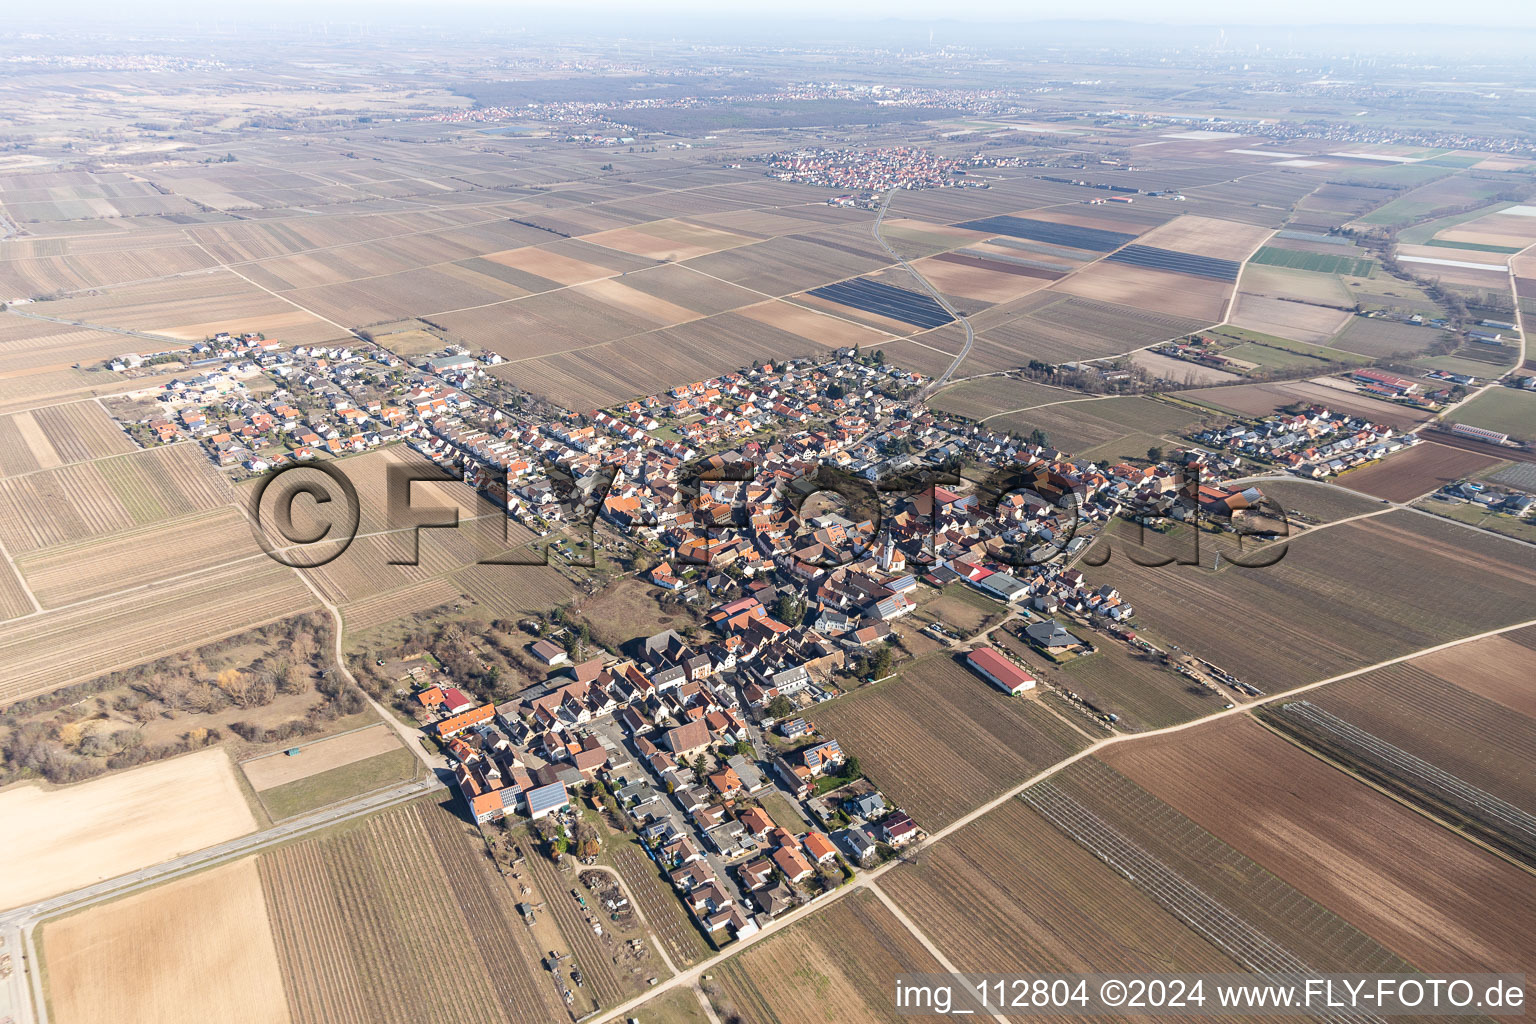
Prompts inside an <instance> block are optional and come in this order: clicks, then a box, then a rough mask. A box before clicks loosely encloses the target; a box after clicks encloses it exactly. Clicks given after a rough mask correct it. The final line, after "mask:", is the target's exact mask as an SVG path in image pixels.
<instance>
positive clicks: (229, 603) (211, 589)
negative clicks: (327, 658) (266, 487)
mask: <svg viewBox="0 0 1536 1024" xmlns="http://www.w3.org/2000/svg"><path fill="white" fill-rule="evenodd" d="M317 603H318V602H317V601H316V600H315V597H314V595H313V594H312V593H311V592H310V590H309V588H308V587H306V586H304V584H303V583H302V582H301V581H300V580H299V578H298V577H297V576H296V575H294V571H293V570H292V569H289V568H287V567H285V566H282V565H279V564H278V563H276V562H274V561H272V560H270V559H267V558H261V559H256V560H254V561H251V562H236V563H232V564H231V563H225V564H221V565H219V566H217V567H215V568H213V569H207V570H204V571H202V572H199V573H196V574H194V575H191V576H186V577H182V578H180V579H177V580H174V581H172V582H169V583H163V584H159V585H156V586H152V587H148V588H146V589H142V590H130V591H127V592H125V593H122V594H114V595H109V596H106V597H101V598H96V599H94V600H90V601H85V602H82V603H79V604H72V605H70V606H68V607H66V608H61V609H59V610H57V611H50V612H43V613H40V614H37V615H33V616H31V617H29V618H25V619H15V620H12V621H11V622H9V623H6V624H5V625H3V626H0V704H3V703H8V702H10V701H13V700H19V699H21V698H23V697H30V696H33V695H34V694H39V693H46V692H48V691H49V690H53V689H56V688H58V687H60V686H65V685H67V684H69V683H73V682H77V681H79V680H81V679H86V678H89V677H91V676H96V675H100V674H101V673H103V672H108V671H111V670H114V669H119V668H126V667H127V666H129V665H135V664H138V663H139V662H143V661H150V660H152V659H154V658H158V657H161V656H163V655H166V654H174V653H175V652H177V651H181V650H185V649H186V648H188V647H196V646H198V645H200V644H205V643H208V642H209V641H212V640H219V639H222V638H223V637H226V636H232V635H233V634H235V633H238V632H241V631H242V630H246V629H250V628H251V627H253V626H259V625H263V624H265V623H268V622H275V621H276V620H278V619H282V618H287V617H288V616H290V615H296V614H298V613H299V612H301V611H305V610H307V609H309V608H313V607H315V605H316V604H317Z"/></svg>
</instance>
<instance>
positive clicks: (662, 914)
mask: <svg viewBox="0 0 1536 1024" xmlns="http://www.w3.org/2000/svg"><path fill="white" fill-rule="evenodd" d="M606 850H607V854H608V859H609V860H610V861H612V863H613V867H614V870H616V871H617V872H618V873H619V876H620V877H621V878H622V879H623V880H624V888H625V889H626V890H628V892H629V895H630V898H631V899H633V900H634V901H635V903H636V904H637V905H638V906H639V908H640V910H641V912H642V913H644V914H645V921H646V924H647V925H648V926H649V927H650V931H651V935H652V937H653V939H654V940H656V941H659V942H660V943H661V947H662V948H663V949H665V950H666V951H667V955H668V956H670V957H671V958H672V962H673V963H674V964H677V965H678V966H679V967H684V966H687V965H689V964H693V963H697V962H698V961H700V960H702V959H704V957H705V956H706V955H707V954H708V953H709V950H710V947H709V946H708V945H707V944H706V942H705V940H704V936H703V934H702V933H701V932H700V931H699V928H698V926H697V925H695V924H694V923H693V919H692V918H690V917H689V916H688V912H687V911H686V910H684V909H683V904H682V901H681V900H679V899H678V898H677V892H676V891H675V890H674V889H673V888H672V884H671V881H670V880H669V879H663V877H662V875H661V871H660V869H659V868H658V867H657V866H656V864H655V862H654V861H652V860H651V858H650V857H648V856H647V855H646V854H645V853H644V851H642V850H641V849H640V846H639V841H638V840H630V839H628V838H625V837H622V836H610V837H609V839H608V845H607V847H606Z"/></svg>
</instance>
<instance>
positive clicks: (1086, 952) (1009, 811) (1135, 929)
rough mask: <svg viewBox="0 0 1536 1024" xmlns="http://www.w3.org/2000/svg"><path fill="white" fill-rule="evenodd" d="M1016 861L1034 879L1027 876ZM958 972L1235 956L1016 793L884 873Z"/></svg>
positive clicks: (1201, 966) (1137, 966) (1208, 965)
mask: <svg viewBox="0 0 1536 1024" xmlns="http://www.w3.org/2000/svg"><path fill="white" fill-rule="evenodd" d="M1021 870H1022V871H1023V872H1024V873H1025V874H1027V877H1028V883H1027V885H1021V884H1020V882H1021V878H1020V874H1021ZM879 884H880V887H881V888H882V889H884V890H886V891H887V892H888V893H890V895H891V897H892V898H893V899H894V900H895V901H896V903H897V905H898V906H900V907H901V909H902V910H903V911H904V912H905V913H906V914H907V915H908V916H909V917H911V918H912V919H913V920H914V921H919V922H921V926H922V928H923V931H924V933H925V934H926V935H928V937H929V938H930V939H932V940H933V941H934V943H935V944H937V945H938V947H939V948H940V949H941V950H942V951H943V952H944V954H945V956H946V957H947V958H948V959H949V960H950V961H951V962H952V963H954V965H955V966H956V967H957V968H958V969H959V970H961V971H964V972H971V973H976V974H987V973H991V974H1002V973H1008V972H1013V971H1017V970H1018V969H1019V965H1020V964H1021V963H1025V964H1029V965H1030V969H1031V970H1039V971H1043V972H1050V971H1063V972H1065V971H1119V970H1124V971H1129V972H1135V971H1145V972H1155V973H1163V972H1174V971H1211V972H1220V971H1232V970H1236V969H1237V965H1236V964H1234V963H1233V961H1232V960H1231V959H1229V958H1228V957H1227V956H1225V955H1224V954H1223V953H1222V952H1221V951H1220V950H1218V949H1217V948H1216V947H1215V946H1213V945H1211V944H1210V943H1208V942H1206V941H1204V940H1202V939H1201V938H1200V937H1199V936H1198V935H1197V934H1195V933H1194V932H1193V931H1191V930H1190V929H1189V928H1187V927H1186V926H1185V925H1184V923H1183V922H1182V921H1180V920H1179V919H1178V918H1176V917H1174V916H1173V915H1172V914H1170V913H1168V912H1167V911H1166V910H1164V909H1163V908H1162V907H1160V906H1158V904H1157V903H1156V902H1155V901H1154V900H1152V899H1151V898H1149V897H1148V896H1147V895H1145V894H1144V893H1143V892H1141V890H1140V889H1138V888H1137V887H1136V886H1135V885H1134V884H1132V883H1131V882H1129V881H1127V880H1126V879H1125V878H1124V877H1122V876H1121V874H1120V873H1119V872H1117V871H1116V870H1115V869H1114V868H1113V867H1110V866H1109V865H1107V864H1105V863H1103V862H1102V861H1100V860H1099V859H1098V858H1096V857H1094V856H1093V855H1092V854H1091V853H1089V852H1088V851H1087V850H1085V849H1083V848H1082V847H1081V846H1079V845H1078V844H1076V843H1074V842H1073V841H1072V840H1071V839H1070V838H1069V837H1068V836H1066V835H1064V834H1063V833H1062V832H1060V831H1058V830H1057V829H1055V828H1053V827H1052V826H1051V824H1050V822H1048V821H1046V820H1045V819H1044V818H1042V817H1041V816H1040V815H1038V814H1036V813H1035V812H1034V811H1033V810H1031V809H1030V808H1029V807H1028V806H1027V805H1026V804H1025V803H1024V802H1023V801H1021V800H1008V801H1006V802H1004V803H1003V804H1002V805H1001V806H1000V807H998V808H996V809H995V810H992V811H989V812H988V813H986V814H985V815H983V816H982V817H981V818H979V819H978V820H976V821H974V822H971V823H970V824H968V825H966V826H965V827H964V828H962V829H960V830H959V831H957V832H955V833H954V834H952V835H950V836H947V837H945V839H944V840H943V841H942V842H940V843H938V844H937V845H934V846H931V847H929V848H928V849H927V850H925V851H924V852H923V855H922V856H921V857H919V858H916V859H914V860H912V861H909V862H907V863H904V864H901V865H900V866H898V867H896V868H895V869H894V870H892V871H890V872H888V873H887V874H886V875H884V876H883V877H881V879H880V883H879Z"/></svg>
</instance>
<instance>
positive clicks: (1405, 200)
mask: <svg viewBox="0 0 1536 1024" xmlns="http://www.w3.org/2000/svg"><path fill="white" fill-rule="evenodd" d="M1501 177H1502V176H1501V175H1471V174H1457V175H1452V176H1450V177H1445V178H1441V179H1440V180H1438V181H1433V182H1430V183H1429V184H1427V185H1424V186H1421V187H1419V188H1416V189H1412V190H1410V191H1408V192H1406V193H1404V194H1403V195H1401V196H1400V197H1399V198H1397V199H1394V200H1392V201H1391V202H1390V203H1387V204H1386V205H1385V206H1382V207H1379V208H1378V209H1376V210H1373V211H1371V212H1370V213H1368V214H1366V215H1365V216H1363V217H1361V218H1360V223H1361V224H1367V225H1373V224H1383V225H1407V224H1411V223H1413V222H1414V221H1416V220H1422V219H1423V218H1424V217H1426V216H1428V215H1429V214H1431V213H1434V212H1435V211H1436V210H1441V211H1444V210H1452V209H1455V208H1456V207H1463V208H1465V206H1467V205H1471V204H1476V203H1480V202H1487V201H1488V200H1490V199H1492V198H1493V197H1494V196H1496V195H1498V194H1499V193H1500V192H1504V191H1507V190H1508V189H1509V188H1510V187H1511V185H1512V184H1513V183H1512V182H1509V181H1503V180H1500V178H1501Z"/></svg>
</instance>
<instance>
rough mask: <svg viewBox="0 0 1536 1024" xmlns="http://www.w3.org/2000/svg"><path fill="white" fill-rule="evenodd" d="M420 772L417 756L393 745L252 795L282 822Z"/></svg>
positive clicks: (270, 815)
mask: <svg viewBox="0 0 1536 1024" xmlns="http://www.w3.org/2000/svg"><path fill="white" fill-rule="evenodd" d="M420 773H421V759H420V758H418V757H417V756H416V755H415V754H414V753H412V752H411V751H409V750H407V749H405V748H404V747H401V746H399V745H396V747H395V749H393V750H389V751H386V752H385V753H382V754H374V755H372V756H370V757H363V758H360V759H358V760H355V761H349V762H347V763H345V764H342V765H339V766H337V767H335V768H328V769H326V770H324V771H319V772H316V773H315V774H313V775H310V776H308V777H306V778H302V779H296V780H294V781H293V782H285V783H281V784H279V785H275V786H272V787H270V788H268V789H263V790H259V791H258V792H257V794H256V795H257V799H259V800H260V801H261V806H262V807H263V808H264V809H265V810H266V812H267V816H268V817H270V818H271V819H272V820H273V821H282V820H284V819H287V818H292V817H296V816H297V815H300V814H304V813H306V812H308V811H313V810H318V809H319V808H321V807H328V806H330V805H331V804H336V803H340V802H341V801H343V800H346V799H348V798H349V797H355V796H360V795H362V794H364V793H372V792H374V791H376V790H380V789H384V788H385V787H387V786H393V785H397V784H399V783H404V782H409V781H411V780H412V779H413V778H415V777H416V776H417V775H419V774H420Z"/></svg>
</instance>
